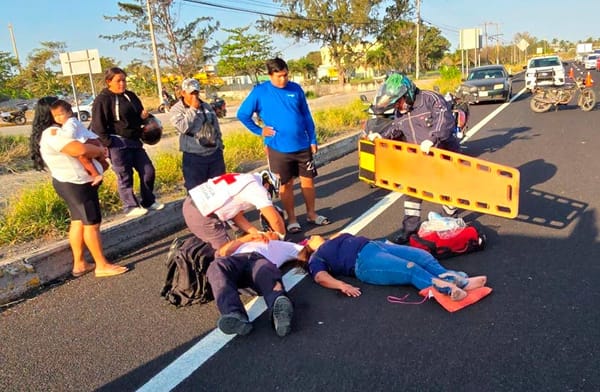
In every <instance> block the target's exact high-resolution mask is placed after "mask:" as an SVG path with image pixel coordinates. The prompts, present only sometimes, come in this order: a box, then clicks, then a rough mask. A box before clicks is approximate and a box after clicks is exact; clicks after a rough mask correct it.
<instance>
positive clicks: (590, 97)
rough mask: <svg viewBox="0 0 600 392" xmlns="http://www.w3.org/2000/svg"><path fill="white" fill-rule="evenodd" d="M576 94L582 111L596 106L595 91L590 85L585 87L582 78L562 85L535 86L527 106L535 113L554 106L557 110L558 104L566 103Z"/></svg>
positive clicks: (587, 110)
mask: <svg viewBox="0 0 600 392" xmlns="http://www.w3.org/2000/svg"><path fill="white" fill-rule="evenodd" d="M575 96H577V105H578V106H579V107H580V108H581V110H583V111H584V112H589V111H590V110H592V109H593V108H594V107H595V106H596V93H594V90H593V89H592V88H591V87H586V86H585V83H584V81H583V79H577V80H575V83H569V84H565V85H563V86H547V87H545V86H544V87H542V86H539V87H535V88H534V90H533V92H532V96H531V101H530V102H529V107H530V108H531V110H533V111H534V112H536V113H544V112H547V111H548V110H550V108H551V107H552V106H554V108H555V110H558V106H559V105H566V104H568V103H569V102H571V100H572V99H573V98H574V97H575Z"/></svg>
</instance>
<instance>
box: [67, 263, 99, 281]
mask: <svg viewBox="0 0 600 392" xmlns="http://www.w3.org/2000/svg"><path fill="white" fill-rule="evenodd" d="M95 269H96V264H88V265H87V267H85V269H83V270H82V271H75V270H73V271H71V275H73V277H74V278H79V277H81V276H83V275H85V274H87V273H89V272H92V271H93V270H95Z"/></svg>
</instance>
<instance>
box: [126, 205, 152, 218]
mask: <svg viewBox="0 0 600 392" xmlns="http://www.w3.org/2000/svg"><path fill="white" fill-rule="evenodd" d="M147 213H148V210H147V209H145V208H143V207H135V208H132V209H130V210H129V212H127V214H125V216H126V217H128V218H135V217H138V216H142V215H146V214H147Z"/></svg>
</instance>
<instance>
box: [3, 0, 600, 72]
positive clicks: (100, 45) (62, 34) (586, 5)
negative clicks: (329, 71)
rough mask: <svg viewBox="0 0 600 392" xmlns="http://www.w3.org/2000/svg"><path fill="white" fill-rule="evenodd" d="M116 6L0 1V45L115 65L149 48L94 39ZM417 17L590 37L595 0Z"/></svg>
mask: <svg viewBox="0 0 600 392" xmlns="http://www.w3.org/2000/svg"><path fill="white" fill-rule="evenodd" d="M123 1H125V2H126V1H127V0H123ZM207 1H209V2H212V3H214V4H220V5H226V6H232V7H237V8H242V9H247V10H260V11H262V12H267V13H276V11H277V6H276V5H274V4H273V3H271V2H270V0H207ZM324 1H325V0H324ZM175 4H176V9H177V10H179V13H180V15H181V18H182V19H184V20H190V19H192V18H195V17H199V16H212V17H214V18H215V19H216V20H219V21H220V22H221V25H222V27H226V28H232V27H241V26H246V25H249V24H252V23H254V22H255V21H256V20H257V19H258V16H256V15H253V14H250V13H246V12H240V11H233V10H222V9H219V8H215V7H210V6H207V5H201V4H195V3H190V2H186V1H183V0H175ZM550 4H551V5H550ZM558 7H560V8H558ZM117 12H118V7H117V0H58V1H57V0H3V1H2V12H1V13H0V51H3V52H9V53H11V54H14V53H13V47H12V43H11V39H10V34H9V29H8V25H9V24H12V26H13V31H14V35H15V41H16V45H17V50H18V52H19V57H20V58H21V59H22V60H24V59H26V57H27V56H28V55H29V54H30V53H31V51H32V50H33V49H35V48H39V47H40V42H41V41H62V42H65V43H66V44H67V51H77V50H83V49H98V50H99V52H100V55H101V56H106V57H113V58H115V59H117V61H120V62H121V65H126V64H127V63H128V62H129V61H130V60H131V59H132V58H134V57H137V58H143V59H150V56H149V54H148V55H145V54H141V53H132V52H124V51H121V50H119V48H118V44H117V43H112V42H110V41H107V40H104V39H100V38H98V36H99V35H100V34H112V33H117V32H121V31H123V30H124V25H121V24H117V23H115V22H111V23H109V22H107V21H105V20H104V19H103V15H116V14H117ZM421 17H422V19H424V20H425V21H426V22H430V23H432V24H433V25H435V26H437V27H438V28H440V29H441V30H442V33H443V34H444V36H445V37H446V38H448V40H450V42H451V43H452V44H453V48H452V49H456V47H457V45H458V31H459V30H460V29H469V28H483V25H484V23H487V24H488V27H487V28H488V32H489V33H490V34H496V32H498V33H500V34H502V35H501V39H502V40H503V41H504V42H511V41H512V40H513V38H514V35H515V34H516V33H518V32H528V33H530V34H531V35H533V36H535V37H538V38H545V39H548V40H551V39H552V38H558V39H565V40H569V41H578V40H583V39H586V38H588V37H590V36H592V37H596V38H598V37H600V31H599V30H598V26H599V25H600V22H599V18H600V1H598V0H575V1H572V2H562V1H557V0H550V1H549V0H519V1H516V0H503V1H500V0H495V1H494V0H488V1H481V0H421ZM492 23H493V24H492ZM497 29H498V30H497ZM216 38H217V39H218V40H220V41H223V40H224V39H225V38H226V35H225V34H224V33H220V34H218V35H217V36H216ZM273 41H274V44H275V46H276V47H277V49H279V50H280V51H281V52H282V53H283V57H284V58H287V59H294V58H299V57H302V56H303V55H305V54H306V53H307V52H309V51H312V50H318V48H319V45H318V44H308V43H294V42H293V41H291V40H285V39H283V38H281V37H277V36H275V37H273Z"/></svg>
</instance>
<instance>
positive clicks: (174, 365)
mask: <svg viewBox="0 0 600 392" xmlns="http://www.w3.org/2000/svg"><path fill="white" fill-rule="evenodd" d="M524 91H525V89H523V90H521V91H519V93H517V95H515V96H513V97H512V98H511V100H510V102H512V101H513V100H515V99H516V98H518V97H519V96H520V95H521V94H522V93H523V92H524ZM510 102H507V103H504V104H502V105H500V106H499V107H498V108H497V109H496V110H494V111H493V112H492V113H490V114H489V115H488V116H487V117H485V118H484V119H483V120H482V121H481V122H479V123H478V124H477V125H475V126H474V127H473V128H471V129H469V131H468V132H467V133H466V135H465V137H464V138H463V139H462V140H461V143H463V142H465V141H467V140H468V139H469V138H470V137H471V136H473V135H475V134H476V133H477V132H478V131H479V130H480V129H481V128H482V127H483V126H484V125H485V124H487V123H488V122H489V121H490V120H491V119H492V118H494V117H495V116H496V115H497V114H498V113H500V112H501V111H502V110H504V109H505V108H506V107H507V106H508V104H509V103H510ZM402 195H403V194H402V193H400V192H390V193H388V194H387V195H386V196H385V197H383V198H382V199H381V200H380V201H379V202H377V203H376V204H375V205H374V206H373V207H371V208H369V209H368V210H367V211H366V212H365V213H363V214H362V215H361V216H359V217H358V218H357V219H355V220H354V221H352V222H350V224H349V225H348V226H346V227H345V228H344V229H342V231H343V232H345V233H350V234H357V233H358V232H360V231H361V230H362V229H364V228H365V227H366V226H367V225H368V224H369V223H370V222H372V221H373V220H374V219H375V218H376V217H377V216H379V215H380V214H382V213H383V212H384V211H385V210H386V209H388V208H389V207H390V206H391V205H392V204H394V203H395V202H396V201H397V200H398V199H400V198H401V197H402ZM305 276H306V274H305V273H303V272H299V271H298V270H296V269H293V270H291V271H288V272H287V273H286V274H285V275H284V276H283V284H284V286H285V287H286V289H287V290H288V291H290V290H291V289H292V288H293V287H294V286H296V285H297V284H298V283H299V282H300V281H301V280H302V279H304V277H305ZM265 310H267V306H266V304H265V301H264V300H263V298H262V297H256V298H254V299H253V300H251V301H250V302H248V303H247V304H246V311H247V312H248V318H249V319H250V321H254V320H255V319H257V318H258V317H260V315H261V314H263V312H264V311H265ZM235 336H236V335H225V334H224V333H223V332H221V331H219V329H218V328H216V329H214V330H213V331H212V332H211V333H209V334H208V335H206V336H205V337H204V338H203V339H202V340H200V341H199V342H198V343H196V344H195V345H194V346H192V347H191V348H190V349H189V350H188V351H186V352H185V353H183V354H182V355H181V356H180V357H179V358H177V359H176V360H174V361H173V362H171V363H170V364H169V366H167V367H166V368H164V369H163V370H162V371H161V372H160V373H158V374H157V375H155V376H154V377H152V378H151V379H150V380H148V382H147V383H146V384H144V385H142V386H141V387H140V388H139V389H138V391H139V392H155V391H170V390H172V389H173V388H175V387H176V386H177V385H179V383H181V382H182V381H183V380H185V379H186V378H187V377H189V376H190V375H191V374H192V373H193V372H194V371H196V370H197V369H198V368H199V367H200V366H202V365H203V364H204V362H206V361H207V360H208V359H209V358H210V357H212V356H213V355H215V354H216V353H217V352H218V351H219V350H220V349H221V348H223V347H224V346H225V345H226V344H227V343H229V342H230V341H231V340H232V339H233V338H234V337H235Z"/></svg>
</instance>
